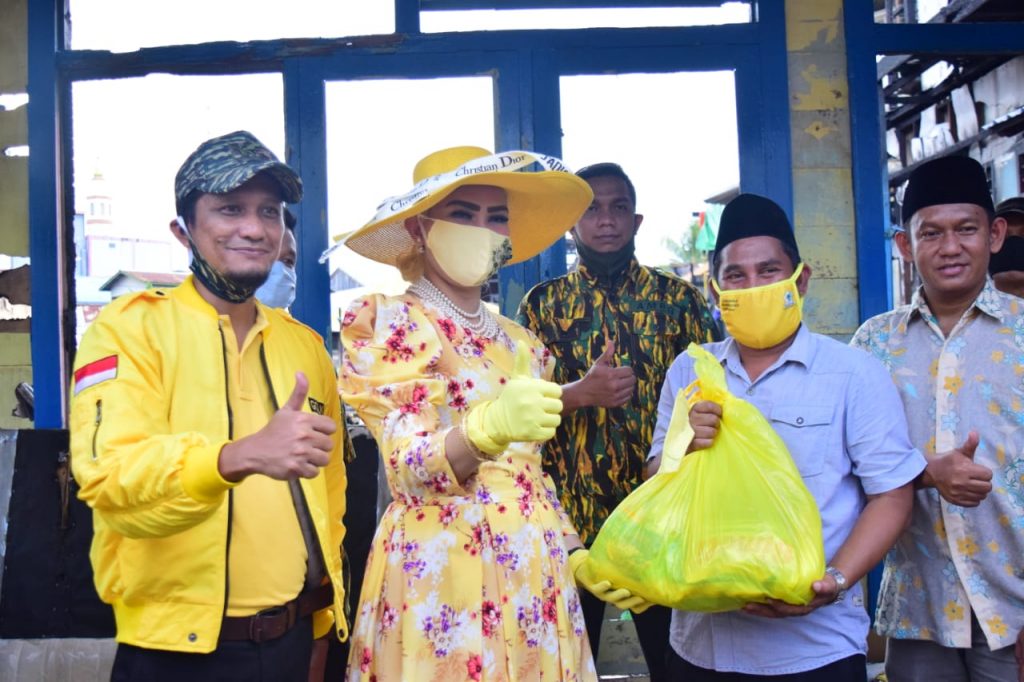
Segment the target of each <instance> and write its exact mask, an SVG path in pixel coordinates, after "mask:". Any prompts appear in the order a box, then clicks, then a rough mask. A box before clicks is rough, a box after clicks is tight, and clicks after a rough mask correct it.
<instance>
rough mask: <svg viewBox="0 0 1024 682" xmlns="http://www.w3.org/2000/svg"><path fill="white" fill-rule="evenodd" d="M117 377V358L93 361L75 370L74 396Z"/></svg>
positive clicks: (111, 357)
mask: <svg viewBox="0 0 1024 682" xmlns="http://www.w3.org/2000/svg"><path fill="white" fill-rule="evenodd" d="M116 377H117V356H116V355H109V356H107V357H105V358H102V359H101V360H95V361H93V362H90V363H89V364H88V365H83V366H82V367H79V368H78V369H77V370H75V390H74V395H78V394H79V393H81V392H82V391H84V390H85V389H87V388H89V387H90V386H95V385H96V384H99V383H103V382H104V381H106V380H108V379H114V378H116Z"/></svg>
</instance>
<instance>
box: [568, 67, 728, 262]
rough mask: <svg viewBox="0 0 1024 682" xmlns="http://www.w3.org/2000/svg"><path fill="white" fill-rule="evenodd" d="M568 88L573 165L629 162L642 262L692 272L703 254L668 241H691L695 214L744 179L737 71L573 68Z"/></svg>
mask: <svg viewBox="0 0 1024 682" xmlns="http://www.w3.org/2000/svg"><path fill="white" fill-rule="evenodd" d="M561 93H562V105H561V106H562V130H563V132H564V137H563V139H562V153H563V157H564V160H565V162H566V163H567V164H568V165H569V166H570V167H571V168H572V169H573V170H578V169H580V168H582V167H584V166H588V165H591V164H594V163H600V162H604V161H611V162H614V163H617V164H619V165H620V166H622V168H623V170H625V172H626V174H627V175H629V177H630V179H631V180H632V181H633V185H634V186H635V187H636V193H637V213H640V214H642V215H643V216H644V220H643V224H642V225H641V226H640V230H639V232H638V233H637V237H636V255H637V258H638V260H639V261H640V262H641V263H644V264H645V265H654V266H673V267H676V268H677V270H678V271H679V272H680V274H682V275H684V276H686V277H689V275H690V270H689V266H688V263H689V262H691V261H692V262H694V263H695V265H699V263H700V262H701V261H702V260H703V258H702V257H700V256H699V255H696V254H694V255H693V256H692V258H691V257H690V256H689V255H687V254H681V253H677V249H675V248H674V247H672V246H671V245H670V244H667V243H666V240H672V241H673V242H675V243H676V244H679V245H680V246H685V245H686V244H689V243H690V239H691V237H692V235H691V234H690V225H691V223H692V222H693V221H694V220H695V216H694V214H695V213H696V214H698V215H699V214H700V212H701V211H704V210H705V201H706V200H707V199H708V198H710V197H712V196H714V195H716V194H720V193H723V192H727V191H729V190H733V189H735V188H736V187H737V186H738V184H739V146H738V141H737V134H736V92H735V85H734V81H733V74H732V72H729V71H713V72H687V73H669V74H625V75H616V76H566V77H563V78H562V79H561ZM697 270H699V268H697Z"/></svg>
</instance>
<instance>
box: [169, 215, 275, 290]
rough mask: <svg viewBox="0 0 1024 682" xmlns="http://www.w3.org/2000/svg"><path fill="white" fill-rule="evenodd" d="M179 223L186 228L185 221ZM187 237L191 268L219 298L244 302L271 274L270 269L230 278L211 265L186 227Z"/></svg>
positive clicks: (197, 277)
mask: <svg viewBox="0 0 1024 682" xmlns="http://www.w3.org/2000/svg"><path fill="white" fill-rule="evenodd" d="M178 225H179V226H181V227H183V228H184V221H181V220H179V222H178ZM184 232H185V237H186V238H187V239H188V243H189V246H190V247H191V251H192V262H191V263H190V264H189V269H190V270H191V271H192V274H194V275H195V276H196V279H198V280H199V281H200V282H202V283H203V286H205V287H206V288H207V289H209V290H210V292H211V293H212V294H213V295H214V296H216V297H217V298H221V299H224V300H225V301H227V302H229V303H242V302H243V301H247V300H249V299H250V298H252V295H253V294H255V293H256V290H257V289H259V288H260V287H261V286H263V283H264V282H266V281H267V277H269V276H270V271H269V270H268V271H267V272H266V273H264V274H262V275H250V276H249V277H244V278H229V277H226V276H225V275H224V274H222V273H220V272H218V271H217V270H215V269H214V268H213V266H212V265H210V264H209V263H208V262H207V261H206V259H205V258H203V256H202V254H200V253H199V249H197V248H196V243H195V241H193V240H192V233H191V232H190V231H189V230H188V229H184Z"/></svg>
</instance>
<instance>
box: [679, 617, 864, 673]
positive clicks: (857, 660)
mask: <svg viewBox="0 0 1024 682" xmlns="http://www.w3.org/2000/svg"><path fill="white" fill-rule="evenodd" d="M769 626H770V624H768V623H766V624H765V627H769ZM666 658H667V666H668V679H670V680H672V682H753V681H754V680H766V681H771V682H864V680H866V679H867V677H868V668H867V659H866V658H865V657H864V656H863V655H862V654H857V655H855V656H850V657H849V658H841V659H839V660H838V661H834V662H832V663H829V664H828V665H826V666H823V667H821V668H816V669H815V670H806V671H804V672H802V673H791V674H789V675H747V674H745V673H721V672H717V671H715V670H708V669H707V668H699V667H697V666H695V665H693V664H692V663H690V662H688V661H686V660H685V659H684V658H682V657H680V656H679V654H677V653H676V652H675V649H673V648H672V647H668V654H667V656H666Z"/></svg>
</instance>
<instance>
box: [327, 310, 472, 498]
mask: <svg viewBox="0 0 1024 682" xmlns="http://www.w3.org/2000/svg"><path fill="white" fill-rule="evenodd" d="M341 344H342V358H341V372H340V377H339V385H340V387H341V393H342V397H343V399H344V401H345V402H346V403H347V404H348V405H350V406H351V407H352V408H353V409H355V410H356V412H357V413H358V414H359V416H360V417H361V418H362V420H363V422H365V423H366V426H367V428H369V429H370V432H371V433H372V434H373V437H374V438H375V439H376V440H377V445H378V447H379V448H380V453H381V456H382V457H383V461H384V463H385V465H386V467H387V472H388V479H389V480H390V482H391V485H392V488H393V489H394V491H395V492H396V494H397V495H404V496H405V497H406V500H405V502H406V503H408V504H420V503H423V502H425V501H427V500H429V499H430V498H432V497H437V496H451V495H464V494H466V491H465V490H464V489H463V488H462V486H461V485H459V482H458V480H457V479H456V477H455V473H454V472H453V471H452V468H451V465H450V464H449V462H448V458H447V457H446V456H445V448H444V441H445V437H446V436H447V435H448V431H449V430H450V427H448V428H444V427H442V426H441V422H440V419H439V417H438V410H437V406H438V405H442V404H443V401H444V399H445V386H446V382H445V380H444V378H443V376H442V375H441V374H440V373H439V372H438V371H437V363H438V360H439V359H440V357H441V341H440V339H439V338H438V336H437V332H436V330H435V329H434V326H433V325H432V324H431V323H430V320H428V319H427V317H426V316H425V315H424V314H423V312H422V311H421V310H420V309H419V308H417V307H416V306H411V305H409V303H408V302H407V301H405V300H403V299H400V298H391V297H386V296H382V295H379V294H376V295H372V296H368V297H366V298H362V299H359V300H356V301H355V302H354V303H353V304H352V306H351V307H350V308H349V310H348V312H347V313H346V314H345V317H344V319H343V320H342V325H341Z"/></svg>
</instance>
